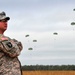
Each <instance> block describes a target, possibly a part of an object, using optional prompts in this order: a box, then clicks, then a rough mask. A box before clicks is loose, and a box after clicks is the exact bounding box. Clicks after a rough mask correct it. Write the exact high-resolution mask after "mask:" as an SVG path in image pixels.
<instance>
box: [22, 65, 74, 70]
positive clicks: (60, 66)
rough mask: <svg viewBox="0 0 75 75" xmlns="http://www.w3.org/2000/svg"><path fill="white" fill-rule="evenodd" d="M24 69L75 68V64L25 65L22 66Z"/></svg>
mask: <svg viewBox="0 0 75 75" xmlns="http://www.w3.org/2000/svg"><path fill="white" fill-rule="evenodd" d="M22 70H24V71H35V70H75V65H24V66H22Z"/></svg>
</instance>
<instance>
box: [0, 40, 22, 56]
mask: <svg viewBox="0 0 75 75" xmlns="http://www.w3.org/2000/svg"><path fill="white" fill-rule="evenodd" d="M22 48H23V47H22V44H21V42H18V41H17V42H16V41H14V40H13V39H11V40H4V41H1V42H0V49H1V50H2V51H3V52H4V53H6V54H7V55H9V56H10V57H17V56H19V54H20V53H21V50H22Z"/></svg>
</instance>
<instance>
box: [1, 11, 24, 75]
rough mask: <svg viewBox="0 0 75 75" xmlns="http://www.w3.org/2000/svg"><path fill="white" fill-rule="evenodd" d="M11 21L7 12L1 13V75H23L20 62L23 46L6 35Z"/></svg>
mask: <svg viewBox="0 0 75 75" xmlns="http://www.w3.org/2000/svg"><path fill="white" fill-rule="evenodd" d="M9 20H10V17H7V16H6V14H5V12H1V13H0V75H22V72H21V64H20V61H19V60H18V56H19V55H20V52H21V51H22V48H23V47H22V44H21V42H19V41H18V40H16V39H11V38H10V37H7V36H5V35H4V32H5V31H6V30H7V22H8V21H9Z"/></svg>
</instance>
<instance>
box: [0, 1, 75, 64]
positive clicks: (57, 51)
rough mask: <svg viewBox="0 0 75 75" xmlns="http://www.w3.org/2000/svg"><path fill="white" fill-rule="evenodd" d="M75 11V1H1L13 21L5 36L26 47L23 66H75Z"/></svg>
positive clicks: (2, 6) (0, 3)
mask: <svg viewBox="0 0 75 75" xmlns="http://www.w3.org/2000/svg"><path fill="white" fill-rule="evenodd" d="M74 8H75V0H12V1H11V0H6V1H5V0H0V11H5V12H6V14H7V16H10V18H11V19H10V21H9V22H8V29H7V31H6V32H5V35H6V36H9V37H11V38H16V39H17V40H19V41H21V42H22V44H23V51H22V52H21V55H20V56H19V59H20V61H21V64H22V65H36V64H39V65H63V64H64V65H68V64H75V27H74V26H72V25H71V22H74V21H75V11H73V9H74ZM54 32H57V33H58V35H54V34H53V33H54ZM27 34H28V35H29V37H25V35H27ZM33 40H37V42H33ZM30 47H31V48H33V50H28V48H30Z"/></svg>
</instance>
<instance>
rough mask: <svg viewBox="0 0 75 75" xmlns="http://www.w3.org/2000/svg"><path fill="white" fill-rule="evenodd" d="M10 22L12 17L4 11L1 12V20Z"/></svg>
mask: <svg viewBox="0 0 75 75" xmlns="http://www.w3.org/2000/svg"><path fill="white" fill-rule="evenodd" d="M4 19H5V20H10V17H7V16H6V13H5V12H4V11H2V12H0V20H4Z"/></svg>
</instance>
